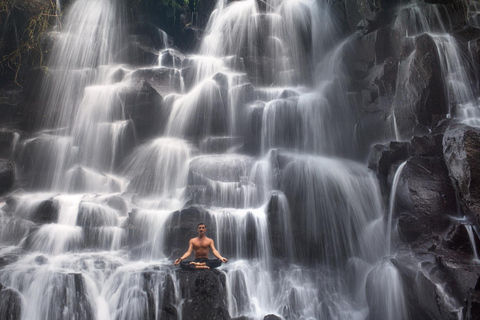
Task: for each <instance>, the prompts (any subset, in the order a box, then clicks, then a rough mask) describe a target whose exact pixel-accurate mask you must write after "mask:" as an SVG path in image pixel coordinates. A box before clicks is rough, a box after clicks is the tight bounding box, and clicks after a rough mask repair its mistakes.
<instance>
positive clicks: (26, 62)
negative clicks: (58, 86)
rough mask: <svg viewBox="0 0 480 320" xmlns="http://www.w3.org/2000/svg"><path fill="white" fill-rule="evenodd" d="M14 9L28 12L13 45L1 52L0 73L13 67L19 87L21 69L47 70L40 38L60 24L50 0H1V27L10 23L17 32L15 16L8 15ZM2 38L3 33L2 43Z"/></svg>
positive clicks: (53, 4) (55, 9) (54, 5)
mask: <svg viewBox="0 0 480 320" xmlns="http://www.w3.org/2000/svg"><path fill="white" fill-rule="evenodd" d="M14 11H21V12H25V13H27V19H28V23H27V24H26V27H25V28H24V29H23V30H18V33H16V38H17V44H16V47H15V48H14V49H10V50H8V48H7V49H4V50H2V51H1V54H2V55H1V56H0V67H1V69H2V73H3V72H4V71H5V69H6V68H8V69H11V70H13V71H14V74H15V76H14V82H15V84H16V85H18V86H20V87H21V86H22V85H21V83H22V80H21V79H20V73H21V71H22V70H23V69H24V68H32V67H40V68H41V69H42V70H43V71H44V72H47V70H48V69H47V67H46V65H45V53H46V52H45V51H44V48H43V47H44V46H43V40H44V37H45V35H46V32H47V31H48V30H49V29H50V28H51V27H52V26H53V25H54V24H55V23H58V24H59V25H60V17H59V16H58V14H57V7H56V4H55V3H53V2H52V0H49V1H48V2H46V1H45V2H31V1H28V0H27V1H23V2H22V1H15V0H1V1H0V17H1V21H0V23H1V25H2V26H4V28H6V27H7V26H9V24H13V28H14V29H15V31H16V32H17V30H16V21H15V17H11V14H12V13H13V12H14ZM3 37H5V33H4V34H3V35H2V45H3V42H4V41H5V39H3ZM2 49H3V48H2Z"/></svg>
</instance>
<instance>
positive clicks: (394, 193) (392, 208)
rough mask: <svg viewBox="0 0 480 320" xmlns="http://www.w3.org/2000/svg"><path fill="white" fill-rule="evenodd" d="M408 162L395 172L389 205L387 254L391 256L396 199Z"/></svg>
mask: <svg viewBox="0 0 480 320" xmlns="http://www.w3.org/2000/svg"><path fill="white" fill-rule="evenodd" d="M407 162H408V161H405V162H402V164H401V165H400V166H398V169H397V171H396V172H395V176H394V178H393V182H392V191H391V192H390V201H389V203H388V217H387V218H388V219H387V233H386V237H387V243H388V249H387V252H388V253H389V254H391V253H392V248H391V246H392V228H393V225H392V223H393V215H394V213H395V198H396V196H397V188H398V185H399V183H400V178H401V176H402V171H403V168H404V167H405V165H406V164H407Z"/></svg>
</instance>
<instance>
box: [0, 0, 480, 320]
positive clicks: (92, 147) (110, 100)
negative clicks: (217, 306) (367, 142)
mask: <svg viewBox="0 0 480 320" xmlns="http://www.w3.org/2000/svg"><path fill="white" fill-rule="evenodd" d="M70 2H71V3H69V6H66V7H64V8H62V10H65V14H64V16H63V17H62V25H63V28H62V29H61V30H60V29H59V30H58V31H57V33H58V39H57V41H56V42H55V45H54V47H53V49H52V52H51V54H50V59H49V69H50V71H51V74H50V76H49V77H48V78H47V79H46V80H44V81H43V83H42V88H41V96H40V97H39V101H41V103H40V104H41V106H42V108H43V109H42V112H44V115H45V117H43V119H42V121H40V123H38V128H37V131H36V132H35V134H33V135H31V136H25V137H24V136H23V135H22V139H20V137H18V136H16V137H15V139H16V140H15V142H14V147H13V148H14V149H13V151H14V152H13V153H14V154H15V155H16V157H17V158H18V162H19V164H20V165H19V171H20V175H21V178H22V179H21V181H22V183H23V181H25V182H24V186H25V188H24V189H23V190H17V191H16V192H14V193H12V194H11V195H9V196H8V197H7V198H6V200H5V202H0V222H1V223H0V244H1V247H0V255H2V258H3V256H5V257H7V258H8V257H10V256H14V257H15V259H12V261H10V260H8V259H6V260H5V261H7V260H8V264H7V265H5V266H4V267H2V268H0V283H1V284H2V285H4V286H7V287H9V288H12V290H14V291H15V292H17V293H18V294H19V295H20V296H21V298H22V301H23V302H24V303H23V305H22V314H23V318H25V319H29V320H30V319H65V318H72V319H73V318H76V319H125V320H127V319H160V318H162V315H161V310H162V304H163V303H164V301H165V299H166V297H167V298H169V301H170V302H169V303H171V306H170V307H172V308H173V309H175V312H177V315H178V319H179V320H180V319H182V311H183V309H182V308H184V305H185V301H186V299H189V297H188V296H186V295H185V292H184V291H185V290H184V289H185V288H180V281H181V280H180V279H179V278H178V277H177V275H178V272H176V267H174V266H173V263H172V258H177V257H178V255H179V252H178V250H186V249H187V246H188V242H186V241H183V240H182V241H180V240H179V239H182V237H189V236H190V234H189V233H188V231H193V230H194V228H195V226H196V224H197V223H198V222H201V221H197V220H199V219H202V221H203V219H205V222H206V223H207V224H208V228H207V229H208V232H207V236H209V237H211V238H212V239H214V241H215V246H216V248H217V249H218V250H219V252H221V254H222V256H225V257H226V258H228V259H229V262H228V264H224V265H222V266H221V267H220V272H221V273H222V275H224V276H225V286H226V292H227V297H226V298H225V300H226V301H228V312H229V315H230V316H231V317H232V318H235V317H239V318H240V317H242V316H243V317H248V318H252V319H263V317H264V316H265V315H266V314H269V313H274V314H277V315H279V316H281V317H283V318H284V319H342V320H347V319H348V320H350V319H385V320H394V319H399V320H400V319H408V318H409V312H408V310H407V302H406V298H405V292H404V291H406V290H407V289H408V288H404V286H403V284H402V274H401V272H400V271H399V270H398V269H397V267H396V265H395V264H394V263H393V262H392V261H390V259H391V257H392V256H393V255H394V254H395V252H394V251H393V249H392V246H391V241H392V220H393V214H394V210H395V194H396V190H397V187H398V184H399V181H400V175H401V173H402V170H403V168H404V166H405V163H406V162H405V163H402V164H401V165H400V166H399V168H398V169H397V172H396V173H395V177H394V181H393V185H392V191H391V195H390V204H389V206H388V208H385V207H384V205H383V201H382V193H381V187H380V185H379V183H378V179H377V177H375V175H374V174H373V173H372V172H371V171H369V170H367V169H366V168H365V165H364V164H362V163H359V162H356V161H354V160H352V159H358V154H357V149H356V147H355V143H354V127H355V122H356V115H355V114H354V113H355V112H356V111H355V110H353V107H352V106H351V103H349V102H348V99H347V97H346V96H347V90H346V88H347V84H348V83H349V81H352V79H350V78H349V76H348V75H346V74H345V73H344V72H343V71H344V70H343V68H344V67H345V63H346V62H345V51H346V50H347V49H346V45H347V43H348V41H347V40H345V39H344V38H345V35H344V34H343V31H342V30H343V29H342V28H341V27H340V25H339V22H340V21H341V19H342V18H341V17H338V16H337V15H336V13H335V12H334V11H335V10H334V8H333V5H332V1H326V0H325V1H324V0H318V1H316V0H298V1H297V0H267V1H255V0H243V1H226V0H218V1H217V4H216V7H215V9H214V11H213V13H212V14H211V16H210V19H209V22H208V25H207V26H206V28H205V31H204V34H203V35H202V42H201V43H200V44H199V47H198V48H197V49H196V50H195V52H194V53H192V54H184V53H181V52H178V51H177V47H176V46H175V45H173V44H172V43H171V40H172V38H170V36H169V35H167V34H166V33H165V32H164V31H163V30H160V29H158V28H156V27H153V26H152V30H153V31H152V32H151V33H152V34H153V35H151V38H152V39H150V40H152V41H153V42H156V43H155V44H154V46H153V48H155V49H151V48H149V50H146V51H145V50H144V51H145V52H144V54H145V56H147V58H145V57H143V56H142V57H143V58H145V59H144V60H145V61H144V60H142V57H138V56H135V55H134V54H131V53H132V52H130V51H129V50H130V49H131V46H134V45H138V47H139V48H140V49H141V50H140V49H139V48H136V49H138V50H137V51H142V50H143V49H145V48H144V47H145V46H146V45H145V43H140V44H138V43H136V42H135V41H130V40H131V39H132V38H135V39H136V40H138V42H141V41H140V40H141V39H142V36H143V35H141V36H139V35H138V34H134V33H135V32H136V31H135V23H136V22H132V21H130V20H128V21H127V20H126V17H127V16H128V15H127V14H126V12H125V8H124V7H123V5H122V4H121V2H119V1H115V0H76V1H70ZM57 3H59V2H57ZM58 8H59V9H60V6H59V5H58ZM444 10H445V8H444V7H443V6H441V5H432V6H424V4H412V5H409V6H407V7H406V8H402V9H400V11H401V12H400V13H398V15H399V16H403V17H406V19H407V20H408V21H410V22H411V23H409V24H408V26H409V27H408V30H404V31H405V34H406V35H408V36H409V37H414V36H417V35H418V34H420V33H423V32H429V33H430V34H431V36H432V38H433V39H434V40H435V43H436V45H437V47H438V52H439V55H441V58H440V61H441V66H439V67H440V68H441V69H442V72H443V73H444V76H445V79H446V83H445V86H446V88H448V93H449V99H450V100H452V101H455V103H456V104H457V110H456V112H457V113H458V117H459V118H460V119H462V121H466V122H472V121H473V120H475V119H477V118H479V119H480V115H477V113H476V112H477V111H478V110H477V109H478V108H477V104H476V102H475V94H474V92H475V90H474V89H473V88H471V87H468V86H466V85H465V84H466V83H469V81H470V80H469V77H468V76H467V73H466V70H465V60H464V58H463V57H461V56H459V51H458V50H459V49H458V45H457V44H456V42H455V41H456V40H455V39H453V37H451V36H449V35H446V34H445V33H446V32H447V30H449V29H450V28H451V26H452V22H451V21H445V20H444V16H445V13H446V12H444ZM472 11H473V10H472ZM132 19H135V18H132ZM473 20H474V19H473V17H472V22H471V23H472V24H473V22H474V21H473ZM398 24H400V22H398ZM139 39H140V40H139ZM153 39H156V40H153ZM134 42H135V43H134ZM473 46H474V44H472V50H474V49H475V48H473ZM150 49H151V50H150ZM137 51H135V50H133V52H137ZM142 52H143V51H142ZM472 52H473V51H472ZM137 53H138V52H137ZM472 56H473V53H472ZM410 62H411V58H410V57H407V58H406V59H404V60H403V61H402V62H400V63H399V69H400V70H403V71H405V70H409V68H410ZM477 72H478V70H477ZM399 73H400V72H399ZM403 76H405V79H407V77H408V74H404V75H402V76H401V75H400V74H399V77H398V80H397V86H401V85H402V82H404V81H406V80H405V79H404V78H403ZM391 116H392V121H393V123H394V130H395V136H396V137H397V139H398V138H399V137H400V132H399V128H397V125H396V118H395V113H394V114H392V115H391ZM22 185H23V184H22ZM1 201H3V200H1ZM385 214H388V217H387V218H388V219H387V220H388V221H387V222H386V223H385V217H384V216H385ZM185 230H187V231H185ZM467 231H468V232H469V235H470V238H471V239H473V237H474V235H473V231H472V229H471V228H470V229H467ZM193 236H195V234H194V233H193V235H192V237H193ZM187 241H188V239H187ZM474 243H475V242H474V241H472V244H474ZM179 248H182V249H179ZM474 251H475V259H478V256H477V255H478V253H477V252H476V249H475V248H474ZM2 261H3V260H2ZM185 320H188V319H185Z"/></svg>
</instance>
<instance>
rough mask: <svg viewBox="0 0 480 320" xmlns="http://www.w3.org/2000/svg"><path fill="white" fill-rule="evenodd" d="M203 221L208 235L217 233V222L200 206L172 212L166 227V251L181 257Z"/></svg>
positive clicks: (211, 235)
mask: <svg viewBox="0 0 480 320" xmlns="http://www.w3.org/2000/svg"><path fill="white" fill-rule="evenodd" d="M200 222H203V223H205V225H206V227H207V236H209V237H213V236H214V235H215V234H216V223H215V220H214V219H213V218H212V217H211V216H210V214H209V213H208V212H207V211H206V210H205V209H203V208H202V207H199V206H191V207H188V208H185V209H182V210H179V211H175V212H173V213H172V214H171V216H170V218H169V220H168V222H167V223H166V225H167V228H166V229H165V239H166V243H165V246H166V252H167V254H171V255H172V256H173V257H175V259H176V258H179V257H180V256H181V255H182V254H183V253H184V252H185V251H186V250H187V249H188V242H189V241H190V239H192V238H194V237H196V236H197V231H196V230H197V225H198V224H199V223H200Z"/></svg>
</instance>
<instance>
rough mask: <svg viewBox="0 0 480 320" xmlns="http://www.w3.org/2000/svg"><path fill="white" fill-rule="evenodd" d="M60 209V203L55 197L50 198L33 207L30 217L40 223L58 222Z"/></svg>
mask: <svg viewBox="0 0 480 320" xmlns="http://www.w3.org/2000/svg"><path fill="white" fill-rule="evenodd" d="M58 210H59V208H58V203H57V202H56V201H55V200H53V199H48V200H45V201H42V202H40V203H39V204H38V205H37V206H34V207H32V211H31V212H30V219H31V220H32V221H33V222H36V223H39V224H44V223H56V222H57V220H58Z"/></svg>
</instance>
